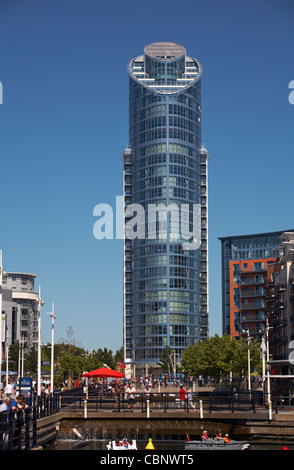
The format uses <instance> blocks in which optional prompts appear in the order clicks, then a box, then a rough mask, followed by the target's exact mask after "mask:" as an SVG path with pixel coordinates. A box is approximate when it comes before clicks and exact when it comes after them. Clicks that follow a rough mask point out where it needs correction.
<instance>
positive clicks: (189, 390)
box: [187, 386, 195, 410]
mask: <svg viewBox="0 0 294 470" xmlns="http://www.w3.org/2000/svg"><path fill="white" fill-rule="evenodd" d="M187 398H188V408H193V410H195V406H194V404H193V394H192V390H191V389H190V387H189V386H188V387H187Z"/></svg>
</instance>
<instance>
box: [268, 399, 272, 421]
mask: <svg viewBox="0 0 294 470" xmlns="http://www.w3.org/2000/svg"><path fill="white" fill-rule="evenodd" d="M268 419H269V420H270V421H271V420H272V402H271V401H269V402H268Z"/></svg>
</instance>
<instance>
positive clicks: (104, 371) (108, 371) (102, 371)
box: [82, 367, 125, 379]
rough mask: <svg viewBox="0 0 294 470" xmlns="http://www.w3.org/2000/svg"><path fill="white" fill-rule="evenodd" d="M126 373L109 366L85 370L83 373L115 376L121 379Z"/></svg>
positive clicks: (89, 375)
mask: <svg viewBox="0 0 294 470" xmlns="http://www.w3.org/2000/svg"><path fill="white" fill-rule="evenodd" d="M124 376H125V375H124V374H122V373H121V372H117V370H112V369H108V367H101V369H96V370H92V371H90V372H85V373H84V374H82V377H113V378H118V379H121V378H122V377H124Z"/></svg>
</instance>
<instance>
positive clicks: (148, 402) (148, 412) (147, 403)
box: [146, 400, 150, 419]
mask: <svg viewBox="0 0 294 470" xmlns="http://www.w3.org/2000/svg"><path fill="white" fill-rule="evenodd" d="M146 411H147V419H149V418H150V401H149V400H147V401H146Z"/></svg>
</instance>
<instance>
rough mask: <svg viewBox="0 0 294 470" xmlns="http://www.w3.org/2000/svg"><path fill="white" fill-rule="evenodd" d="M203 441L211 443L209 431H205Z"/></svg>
mask: <svg viewBox="0 0 294 470" xmlns="http://www.w3.org/2000/svg"><path fill="white" fill-rule="evenodd" d="M201 441H210V437H208V434H207V431H203V433H202V436H201Z"/></svg>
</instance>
